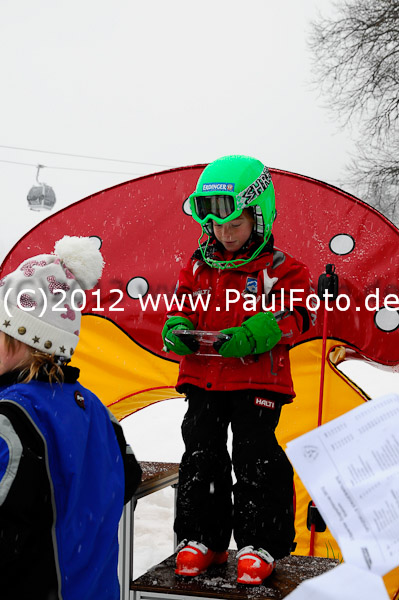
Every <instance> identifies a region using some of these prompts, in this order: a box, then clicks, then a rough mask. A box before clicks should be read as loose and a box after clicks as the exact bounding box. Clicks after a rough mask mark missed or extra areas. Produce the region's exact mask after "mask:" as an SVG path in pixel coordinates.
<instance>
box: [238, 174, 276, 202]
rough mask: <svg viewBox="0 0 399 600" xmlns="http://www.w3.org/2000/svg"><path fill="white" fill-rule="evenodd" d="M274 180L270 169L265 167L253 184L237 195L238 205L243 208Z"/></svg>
mask: <svg viewBox="0 0 399 600" xmlns="http://www.w3.org/2000/svg"><path fill="white" fill-rule="evenodd" d="M271 181H272V178H271V175H270V172H269V169H268V168H267V167H264V169H263V171H262V173H261V174H260V175H259V177H258V178H257V179H255V181H254V182H253V183H251V185H249V186H248V187H247V188H245V190H243V191H242V192H240V193H239V194H237V195H236V207H237V208H238V209H241V210H243V209H244V208H246V207H247V206H249V205H250V204H251V202H252V201H253V200H255V198H258V196H260V195H261V194H263V192H265V191H266V190H267V188H268V187H269V185H270V183H271Z"/></svg>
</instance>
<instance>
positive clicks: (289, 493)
mask: <svg viewBox="0 0 399 600" xmlns="http://www.w3.org/2000/svg"><path fill="white" fill-rule="evenodd" d="M190 203H191V209H192V216H193V218H194V219H195V220H196V221H198V222H199V223H200V224H201V226H202V229H203V234H207V236H208V238H207V240H206V242H205V243H203V244H201V243H200V246H199V249H198V250H197V251H196V252H195V253H194V255H193V256H192V257H191V259H190V261H189V263H188V265H187V267H186V268H184V269H182V271H181V273H180V275H179V285H178V288H177V291H176V295H177V296H178V297H179V298H183V296H184V294H186V301H185V303H184V306H183V309H182V310H181V311H175V312H172V313H170V314H169V315H168V319H167V321H166V323H165V326H164V328H163V332H162V337H163V340H164V345H165V348H166V350H167V351H173V352H175V353H176V354H179V355H181V356H183V358H182V360H181V363H180V371H179V378H178V382H177V386H176V389H177V390H178V391H179V392H183V393H185V394H186V396H187V399H188V410H187V413H186V415H185V417H184V421H183V425H182V433H183V439H184V442H185V453H184V455H183V458H182V461H181V465H180V475H179V489H178V500H177V514H176V521H175V531H176V534H177V536H178V539H179V540H182V541H181V544H180V545H179V548H178V549H179V552H178V555H177V566H176V573H177V574H179V575H185V576H195V575H198V574H199V573H202V572H203V571H205V570H206V569H207V568H208V567H209V566H210V565H211V564H222V563H224V562H225V561H226V560H227V548H228V545H229V542H230V537H231V533H232V531H233V532H234V537H235V540H236V542H237V547H238V548H239V549H240V550H239V552H238V554H237V557H238V565H237V569H238V578H237V580H238V582H240V583H246V584H260V583H262V581H263V580H264V579H265V578H266V577H268V576H269V575H270V574H271V573H272V571H273V569H274V566H275V560H276V559H278V558H282V557H284V556H286V555H287V554H289V553H290V552H291V551H292V550H293V549H294V547H295V544H294V537H295V529H294V509H293V470H292V467H291V464H290V463H289V461H288V459H287V457H286V455H285V453H284V451H283V450H282V448H281V447H280V446H279V444H278V442H277V440H276V437H275V428H276V426H277V424H278V421H279V417H280V412H281V407H282V405H283V404H285V403H287V402H291V401H292V398H293V397H294V396H295V393H294V390H293V385H292V379H291V372H290V362H289V355H288V350H289V347H290V346H291V345H292V344H293V343H294V342H295V340H296V338H297V337H298V336H299V335H300V334H301V333H303V332H304V331H306V330H307V329H308V328H309V326H310V319H311V314H310V312H309V310H308V308H307V305H306V298H307V295H308V294H309V293H310V292H311V287H310V281H309V274H308V271H307V269H306V267H305V266H304V265H302V264H301V263H299V262H298V261H296V260H294V259H293V258H292V257H291V256H289V255H288V254H286V253H284V252H282V251H280V250H277V249H275V248H274V245H273V236H272V235H271V230H272V224H273V221H274V219H275V215H276V211H275V201H274V189H273V184H272V181H271V177H270V173H269V171H268V169H267V168H266V167H265V166H264V165H263V164H262V163H261V162H260V161H258V160H256V159H254V158H250V157H246V156H227V157H224V158H221V159H218V160H216V161H214V162H213V163H211V164H210V165H208V167H206V169H205V170H204V171H203V173H202V175H201V176H200V178H199V180H198V184H197V188H196V191H195V192H194V193H193V194H192V195H191V196H190ZM294 289H295V290H296V292H295V299H294V296H292V295H291V296H290V290H294ZM298 290H302V293H301V294H299V293H298ZM199 296H201V297H202V298H201V299H202V301H201V302H199V301H198V297H199ZM190 297H191V299H190ZM189 299H190V301H188V300H189ZM196 300H197V302H196ZM179 330H193V331H194V330H205V331H217V332H220V333H221V334H224V336H222V335H220V339H217V340H216V343H215V344H214V347H215V350H216V352H215V356H212V357H208V356H204V355H202V354H201V353H197V352H196V350H197V340H196V337H195V334H193V336H191V337H190V335H188V336H187V335H184V336H182V335H181V334H179ZM229 425H231V428H232V433H233V452H232V461H231V459H230V456H229V453H228V451H227V447H226V441H227V429H228V426H229ZM231 463H232V464H233V467H234V472H235V476H236V480H237V482H236V484H235V485H234V486H233V485H232V476H231ZM232 491H233V494H234V510H233V502H232Z"/></svg>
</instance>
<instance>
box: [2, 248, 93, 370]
mask: <svg viewBox="0 0 399 600" xmlns="http://www.w3.org/2000/svg"><path fill="white" fill-rule="evenodd" d="M54 250H55V253H54V254H40V255H39V256H34V257H33V258H29V259H27V260H25V261H24V262H23V263H22V264H21V265H20V266H19V267H18V268H17V269H16V270H15V271H13V272H12V273H10V274H8V275H6V276H5V277H4V278H3V279H2V280H0V331H3V332H4V333H7V334H8V335H10V336H11V337H13V338H15V339H17V340H19V341H21V342H24V343H25V344H27V345H28V346H32V347H33V348H35V349H37V350H41V351H43V352H46V353H47V354H55V355H56V356H60V357H62V358H64V359H70V358H71V356H72V354H73V353H74V351H75V348H76V345H77V343H78V341H79V332H80V322H81V310H80V309H81V306H82V305H83V303H84V292H83V290H90V289H92V288H93V287H94V286H95V285H96V283H97V281H98V279H99V278H100V277H101V273H102V269H103V266H104V261H103V258H102V256H101V252H100V251H99V250H98V248H97V247H96V245H95V243H94V242H93V240H91V239H90V238H88V237H77V236H73V237H70V236H65V237H64V238H62V239H61V240H59V241H58V242H56V244H55V249H54Z"/></svg>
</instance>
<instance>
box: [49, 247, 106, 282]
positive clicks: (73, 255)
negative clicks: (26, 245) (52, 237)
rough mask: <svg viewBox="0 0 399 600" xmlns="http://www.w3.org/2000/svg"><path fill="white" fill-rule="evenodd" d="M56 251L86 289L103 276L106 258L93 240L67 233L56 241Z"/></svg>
mask: <svg viewBox="0 0 399 600" xmlns="http://www.w3.org/2000/svg"><path fill="white" fill-rule="evenodd" d="M54 252H55V254H56V255H57V256H58V258H60V259H61V260H62V262H63V263H64V265H65V266H66V267H67V268H68V269H69V270H70V271H71V273H73V275H74V276H75V277H76V279H77V281H78V283H79V285H80V286H81V287H82V289H84V290H91V289H92V288H93V287H94V286H95V285H96V283H97V281H98V280H99V279H100V277H101V273H102V270H103V267H104V260H103V257H102V255H101V252H100V251H99V250H98V248H97V247H96V245H95V243H94V241H93V240H91V239H90V238H88V237H77V236H73V237H71V236H69V235H66V236H65V237H63V238H62V239H61V240H58V242H56V243H55V246H54Z"/></svg>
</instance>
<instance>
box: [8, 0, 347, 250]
mask: <svg viewBox="0 0 399 600" xmlns="http://www.w3.org/2000/svg"><path fill="white" fill-rule="evenodd" d="M318 10H320V11H321V12H322V13H323V14H324V13H326V12H328V11H331V10H332V2H330V0H303V1H302V2H298V1H297V0H285V1H284V2H275V0H273V1H272V0H246V1H245V2H244V1H242V0H241V1H234V0H201V2H193V1H190V0H169V1H168V2H165V0H145V1H143V0H141V1H137V0H113V1H112V2H111V0H107V1H105V0H84V1H82V0H68V1H62V0H59V1H56V2H55V1H54V0H36V1H35V2H32V1H31V0H18V2H15V0H2V1H1V4H0V40H1V42H0V43H1V57H2V58H1V62H0V80H1V83H2V86H1V87H2V93H1V97H0V105H1V113H0V114H1V128H0V131H1V134H0V146H14V147H20V148H34V149H37V150H48V151H53V152H61V153H70V154H79V155H89V156H98V157H105V158H114V159H120V160H126V161H137V162H138V163H153V164H154V165H165V166H182V165H189V164H196V163H206V162H210V161H211V160H213V159H215V158H217V157H219V156H223V155H225V154H233V153H241V154H248V155H252V156H256V157H257V158H259V159H261V160H262V161H264V162H265V163H266V164H267V165H268V166H271V167H276V168H281V169H286V170H290V171H294V172H298V173H302V174H305V175H309V176H312V177H315V178H317V179H321V180H324V181H327V182H329V183H332V184H338V185H339V184H341V182H342V177H343V166H344V164H345V162H346V161H347V160H348V154H349V153H350V152H351V149H352V144H351V139H350V137H351V136H350V131H345V132H343V131H342V130H341V131H340V130H338V127H337V125H336V123H335V122H334V120H333V118H332V116H331V114H330V113H329V111H328V110H327V108H326V107H325V106H324V100H323V99H322V98H321V97H320V96H319V94H318V91H317V89H315V88H314V87H312V84H311V69H310V66H311V55H310V51H309V50H308V47H307V40H308V34H309V27H310V21H311V19H313V18H315V16H316V15H317V11H318ZM1 161H15V162H23V163H27V165H29V164H31V165H37V164H39V163H40V164H43V165H46V166H47V167H56V166H58V167H63V170H56V169H51V168H46V169H43V170H42V171H41V173H40V179H41V180H43V181H45V182H46V183H48V184H50V185H51V186H52V187H53V188H54V190H55V192H56V195H57V204H56V209H60V208H62V207H63V206H66V205H67V204H69V203H70V202H74V201H76V200H78V199H80V198H83V197H85V196H87V195H89V194H91V193H94V192H96V191H99V190H101V189H104V188H106V187H109V186H111V185H114V184H116V183H119V182H121V181H124V180H128V179H131V178H133V177H134V176H135V174H136V173H137V174H143V173H151V172H153V171H155V170H159V169H160V168H162V167H161V166H159V167H158V166H152V165H151V164H137V165H134V164H128V163H126V164H124V163H113V162H106V161H95V160H88V159H81V158H72V157H71V158H68V157H65V156H57V155H50V154H41V153H39V152H22V151H17V150H12V149H9V148H4V147H0V177H1V186H2V195H1V203H2V208H3V211H2V212H3V219H2V225H1V227H2V236H1V237H2V239H1V245H0V259H1V258H2V257H3V256H4V255H5V253H6V251H7V250H8V249H9V247H10V246H11V244H13V243H14V242H15V241H17V240H18V239H19V238H20V237H21V235H22V234H23V233H24V231H25V230H27V229H30V228H31V227H32V226H33V225H34V224H36V223H37V222H38V221H39V220H40V219H42V218H43V214H42V213H39V214H37V213H36V214H35V213H32V211H29V210H28V208H27V204H26V195H27V192H28V190H29V189H30V187H31V186H32V184H33V183H34V181H35V177H36V169H35V167H34V166H26V165H15V164H10V163H6V162H1ZM66 168H72V169H93V170H99V171H119V172H126V173H132V175H121V174H119V175H112V174H108V173H88V172H83V171H68V170H65V169H66ZM4 212H5V213H6V216H5V218H4Z"/></svg>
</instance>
